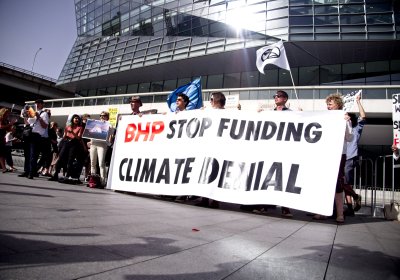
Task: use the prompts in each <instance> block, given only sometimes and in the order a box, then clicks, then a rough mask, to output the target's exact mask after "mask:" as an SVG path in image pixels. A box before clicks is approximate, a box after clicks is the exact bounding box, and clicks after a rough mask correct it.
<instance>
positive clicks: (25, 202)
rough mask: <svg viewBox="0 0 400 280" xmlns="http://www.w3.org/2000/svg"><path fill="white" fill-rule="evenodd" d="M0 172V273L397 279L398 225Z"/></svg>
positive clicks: (152, 279)
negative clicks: (205, 203) (284, 213)
mask: <svg viewBox="0 0 400 280" xmlns="http://www.w3.org/2000/svg"><path fill="white" fill-rule="evenodd" d="M17 175H18V174H17V173H5V174H0V279H124V280H126V279H132V280H134V279H145V280H147V279H148V280H158V279H160V280H161V279H162V280H164V279H174V280H175V279H229V280H233V279H341V280H342V279H351V280H354V279H379V280H381V279H400V261H399V260H400V223H399V222H397V221H386V220H383V219H380V218H372V217H371V216H370V215H369V213H370V209H367V208H363V209H362V211H360V212H359V213H358V214H357V215H356V216H355V217H349V218H347V219H346V222H345V224H343V225H338V224H336V222H335V221H334V220H333V219H328V220H325V221H314V220H312V217H310V216H307V213H304V212H301V211H296V210H293V214H294V217H293V218H291V219H288V218H283V217H281V215H280V208H279V207H277V208H276V209H268V211H267V213H265V214H261V215H259V214H253V213H250V212H244V211H241V210H240V208H239V205H233V204H227V203H221V204H220V209H209V208H203V207H196V206H194V204H195V202H187V203H175V202H173V201H172V200H171V199H169V198H168V197H162V196H161V197H160V196H152V195H146V194H136V195H133V194H128V193H121V192H114V191H111V190H102V189H90V188H87V187H86V186H85V185H66V184H61V183H58V182H51V181H48V180H47V178H45V177H39V178H35V179H33V180H29V179H27V178H21V177H18V176H17Z"/></svg>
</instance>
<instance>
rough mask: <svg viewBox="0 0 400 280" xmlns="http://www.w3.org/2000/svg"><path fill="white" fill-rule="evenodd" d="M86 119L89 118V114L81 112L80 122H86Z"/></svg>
mask: <svg viewBox="0 0 400 280" xmlns="http://www.w3.org/2000/svg"><path fill="white" fill-rule="evenodd" d="M88 119H90V115H89V114H83V115H82V122H86V121H87V120H88Z"/></svg>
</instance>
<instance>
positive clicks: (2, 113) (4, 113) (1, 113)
mask: <svg viewBox="0 0 400 280" xmlns="http://www.w3.org/2000/svg"><path fill="white" fill-rule="evenodd" d="M9 113H10V111H9V110H8V109H7V108H1V109H0V120H2V121H3V120H5V119H6V118H7V117H8V114H9Z"/></svg>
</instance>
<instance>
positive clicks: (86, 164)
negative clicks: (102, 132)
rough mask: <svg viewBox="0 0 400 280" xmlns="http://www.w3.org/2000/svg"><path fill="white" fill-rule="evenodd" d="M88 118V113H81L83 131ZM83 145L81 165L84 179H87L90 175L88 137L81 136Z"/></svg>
mask: <svg viewBox="0 0 400 280" xmlns="http://www.w3.org/2000/svg"><path fill="white" fill-rule="evenodd" d="M88 119H90V115H89V114H83V115H82V128H83V131H85V127H86V123H87V120H88ZM82 141H83V145H84V147H85V149H84V153H85V155H84V160H83V167H84V168H85V174H84V176H85V181H87V180H89V175H90V152H89V151H90V147H89V146H88V143H89V142H90V139H88V138H82Z"/></svg>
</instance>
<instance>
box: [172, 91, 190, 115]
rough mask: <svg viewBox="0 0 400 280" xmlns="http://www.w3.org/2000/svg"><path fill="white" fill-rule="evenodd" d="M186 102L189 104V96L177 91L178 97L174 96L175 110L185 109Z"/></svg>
mask: <svg viewBox="0 0 400 280" xmlns="http://www.w3.org/2000/svg"><path fill="white" fill-rule="evenodd" d="M188 104H189V97H188V96H187V95H186V94H183V93H178V97H177V98H176V110H175V112H179V111H186V107H187V105H188Z"/></svg>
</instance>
